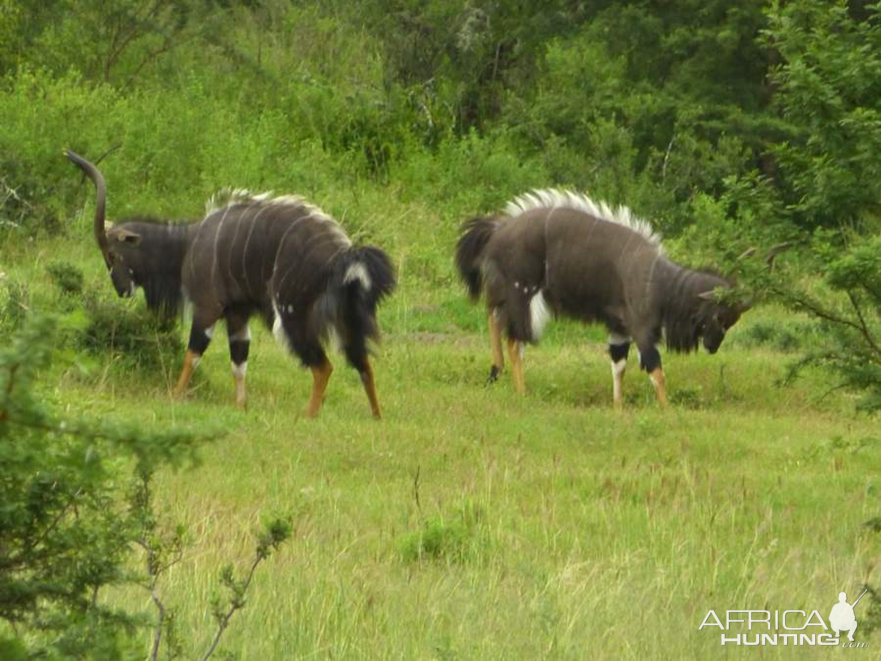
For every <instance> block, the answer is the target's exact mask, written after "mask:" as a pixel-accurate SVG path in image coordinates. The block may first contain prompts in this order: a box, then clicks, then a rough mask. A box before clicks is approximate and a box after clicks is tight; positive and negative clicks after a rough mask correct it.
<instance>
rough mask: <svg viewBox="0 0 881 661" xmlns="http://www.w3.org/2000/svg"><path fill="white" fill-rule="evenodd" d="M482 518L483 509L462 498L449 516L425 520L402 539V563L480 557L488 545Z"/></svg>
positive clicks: (465, 560) (463, 560)
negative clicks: (419, 527) (417, 528)
mask: <svg viewBox="0 0 881 661" xmlns="http://www.w3.org/2000/svg"><path fill="white" fill-rule="evenodd" d="M485 519H486V515H485V513H484V511H483V508H481V507H480V506H479V505H477V504H475V503H473V502H472V501H470V500H468V499H465V500H463V501H462V502H461V503H460V504H459V505H458V506H457V507H456V508H455V509H454V511H453V512H452V514H451V515H450V516H447V517H444V516H442V515H438V516H434V517H431V518H429V519H426V520H425V521H423V522H422V528H421V530H418V531H415V532H411V533H408V534H407V535H405V536H404V538H403V539H402V541H401V557H402V558H403V560H404V561H405V562H418V561H422V560H433V561H445V562H469V561H472V560H475V559H479V558H480V557H481V555H482V554H483V552H484V551H485V550H486V547H487V545H488V536H487V531H486V527H485Z"/></svg>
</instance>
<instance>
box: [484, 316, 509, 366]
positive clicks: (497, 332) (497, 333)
mask: <svg viewBox="0 0 881 661" xmlns="http://www.w3.org/2000/svg"><path fill="white" fill-rule="evenodd" d="M489 341H490V345H491V346H492V352H493V364H492V367H490V370H489V377H488V378H487V380H486V382H487V383H493V382H494V381H495V380H496V379H498V378H499V374H501V373H502V369H504V367H505V353H504V352H503V351H502V327H501V325H500V324H499V320H498V319H497V318H496V312H495V310H490V313H489Z"/></svg>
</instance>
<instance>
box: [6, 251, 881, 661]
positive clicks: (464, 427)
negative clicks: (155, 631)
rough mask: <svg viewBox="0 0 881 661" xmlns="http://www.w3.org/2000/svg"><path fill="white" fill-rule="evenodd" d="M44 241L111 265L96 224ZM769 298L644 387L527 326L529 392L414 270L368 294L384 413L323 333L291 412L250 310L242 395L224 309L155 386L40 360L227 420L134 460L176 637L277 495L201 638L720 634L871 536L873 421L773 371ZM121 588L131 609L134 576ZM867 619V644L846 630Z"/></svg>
mask: <svg viewBox="0 0 881 661" xmlns="http://www.w3.org/2000/svg"><path fill="white" fill-rule="evenodd" d="M57 248H58V244H55V247H54V252H55V253H57ZM10 252H11V255H10V257H11V260H10V262H9V263H10V264H11V266H9V267H7V268H5V269H4V270H6V271H7V273H8V276H7V277H12V276H15V277H21V278H23V279H24V278H28V277H30V278H32V282H31V291H32V292H34V296H35V297H36V299H37V300H38V301H39V300H44V301H49V300H50V299H51V296H50V294H49V293H48V292H49V291H50V287H51V285H49V284H48V282H49V276H47V275H46V274H45V268H44V267H45V264H47V263H48V262H49V261H51V259H50V256H51V255H52V254H53V247H52V245H51V244H48V246H47V247H45V248H42V249H40V250H24V249H22V250H20V251H10ZM93 252H94V253H95V254H92V253H93ZM65 256H66V258H68V259H71V260H73V261H74V262H75V263H77V264H80V265H82V266H83V267H84V268H86V287H87V288H88V287H90V286H92V287H105V288H106V289H107V290H108V292H109V288H110V285H109V283H107V282H104V279H105V278H106V275H105V274H104V273H102V272H101V270H102V269H101V266H100V264H99V257H98V255H97V251H92V250H90V249H88V248H87V247H84V246H79V245H77V246H76V247H75V248H72V249H71V250H69V251H67V253H66V255H65ZM87 265H88V266H87ZM444 268H446V267H445V266H438V267H437V269H438V271H441V272H442V271H443V269H444ZM108 295H109V294H108ZM41 297H42V299H41ZM137 304H138V303H132V305H137ZM780 314H781V313H780V311H778V310H768V309H762V308H759V309H757V310H753V311H751V312H750V313H749V314H748V315H746V317H745V318H744V320H743V321H742V322H741V324H739V325H738V326H737V327H736V328H735V329H734V330H733V331H732V337H731V338H730V340H729V341H726V344H725V345H723V348H722V350H721V351H720V352H719V353H718V354H717V355H716V356H708V355H706V354H704V353H700V354H697V355H693V356H675V355H670V354H666V353H665V354H664V360H665V370H666V374H667V383H668V387H669V391H670V397H671V400H672V402H673V406H672V407H671V409H670V410H667V411H662V410H659V409H658V407H657V406H656V404H655V402H654V393H653V391H652V388H651V385H650V384H649V381H648V379H647V378H646V377H645V375H644V374H642V373H639V372H638V370H637V367H636V362H635V359H634V360H632V361H631V368H630V371H629V373H628V375H627V378H626V379H625V399H626V407H625V410H624V411H623V412H616V411H614V410H613V409H612V406H611V377H610V373H609V363H608V359H607V357H606V355H605V346H604V343H603V337H604V333H603V332H602V331H601V329H597V328H590V329H588V328H584V327H582V326H579V325H577V324H570V323H557V324H554V325H553V326H552V327H551V328H550V329H549V333H548V336H547V337H546V340H545V341H543V343H542V345H541V346H539V347H536V348H529V349H528V350H527V352H526V380H527V388H528V390H529V392H528V394H527V395H526V397H519V396H517V395H516V394H515V393H514V391H513V388H512V384H511V382H510V375H509V374H508V373H507V372H506V373H505V374H504V375H503V377H502V378H501V379H500V380H499V382H498V383H496V384H495V385H494V386H491V387H485V386H484V379H485V377H486V374H487V371H488V368H489V349H488V343H487V338H486V334H485V331H484V318H483V315H482V313H481V311H480V310H479V309H478V308H473V307H470V306H468V305H467V304H466V303H465V302H464V296H463V294H462V293H461V292H460V291H459V290H458V289H457V288H456V287H454V285H453V284H452V283H450V284H449V285H447V286H438V287H435V288H433V289H431V290H430V291H429V292H428V293H426V292H425V291H423V290H422V288H421V286H420V284H419V282H418V281H417V280H415V279H412V280H405V282H404V283H403V286H402V288H401V291H400V292H399V293H398V294H397V295H396V296H395V297H394V298H393V299H391V300H390V301H389V302H388V304H387V305H386V306H385V307H384V308H383V311H382V323H383V326H384V327H385V328H386V330H387V332H386V335H385V338H384V341H383V344H382V346H381V347H380V349H379V352H378V355H377V357H376V359H375V363H374V365H375V369H376V373H377V382H378V389H379V394H380V399H381V402H382V404H383V409H384V416H385V418H384V420H382V421H381V422H376V421H374V420H372V419H371V418H370V415H369V407H368V404H367V400H366V397H365V396H364V393H363V391H362V388H361V384H360V381H359V379H358V377H357V375H356V374H355V373H354V372H353V371H352V370H350V369H348V368H346V367H345V366H344V363H343V360H342V358H341V357H340V356H336V357H335V358H333V360H334V362H335V364H336V367H337V369H336V371H335V372H334V375H333V378H332V380H331V383H330V387H329V390H328V397H327V400H326V402H325V405H324V409H323V410H322V413H321V417H320V418H319V419H318V420H314V421H313V420H307V419H304V418H303V417H302V416H301V415H300V413H301V411H302V409H303V407H304V405H305V403H306V400H307V398H308V395H309V390H310V387H311V378H310V376H309V375H308V373H307V372H305V371H303V370H302V369H300V368H299V367H298V366H297V364H296V363H295V362H294V361H293V360H291V359H290V358H289V357H288V356H286V355H285V354H284V353H283V351H282V350H281V349H280V348H279V347H278V346H277V345H276V344H275V343H274V341H273V340H272V338H271V335H270V334H269V333H268V332H266V331H265V330H264V329H262V328H259V327H258V325H257V324H256V322H255V323H253V324H252V332H253V335H254V341H253V343H252V349H251V359H250V362H249V371H248V391H249V403H250V407H249V410H248V411H247V412H241V411H238V410H236V409H235V408H234V407H233V405H232V402H233V384H232V377H231V376H230V373H229V357H228V354H227V350H226V342H225V338H224V337H223V333H219V334H218V335H217V336H216V339H215V342H214V344H213V345H212V346H211V348H210V349H209V351H208V353H207V354H206V356H205V358H204V360H203V361H202V363H201V364H200V365H199V369H198V372H197V375H196V378H195V381H194V388H193V392H192V393H191V394H190V396H189V398H188V399H187V400H185V401H180V402H178V401H174V400H173V399H172V398H171V397H170V394H169V393H170V386H171V385H173V381H174V379H175V377H176V374H175V372H176V370H177V369H178V368H179V365H180V362H181V358H182V357H181V356H178V357H174V358H172V359H170V362H169V363H168V364H163V365H162V367H160V368H159V369H157V370H155V371H152V372H149V371H140V372H134V373H133V372H132V370H131V369H130V367H127V366H126V364H125V362H124V361H121V360H109V359H106V358H104V359H100V360H98V361H97V363H96V364H95V365H93V367H92V370H91V372H90V373H89V374H87V375H85V376H84V375H83V374H82V373H80V372H79V371H77V370H75V369H73V368H66V369H61V368H59V369H58V370H57V371H56V372H55V373H54V379H53V380H52V381H51V382H49V383H47V384H46V391H45V396H46V397H47V399H49V400H51V401H53V402H55V403H56V404H57V405H58V406H59V407H63V408H64V409H66V410H68V411H70V412H72V413H86V414H88V415H91V416H95V417H102V416H114V417H122V418H126V419H130V420H136V421H142V422H143V423H144V424H151V425H158V426H167V425H172V424H178V425H190V424H193V425H199V426H200V427H205V426H208V427H211V428H217V427H220V428H224V429H226V430H228V433H227V435H226V436H225V437H223V438H222V439H220V440H219V441H217V442H215V443H213V444H211V445H210V446H209V447H208V448H207V449H206V450H205V451H204V452H203V454H202V457H203V464H202V466H201V467H199V468H198V469H196V470H195V471H189V472H179V473H172V472H168V473H163V474H161V475H160V476H159V478H158V483H157V493H158V500H159V504H160V508H161V513H162V516H163V517H164V518H165V520H166V521H167V522H168V524H169V525H172V524H173V523H176V522H182V523H184V524H186V525H187V526H188V528H189V530H190V541H191V546H190V548H189V551H188V553H187V555H186V557H185V560H184V562H182V563H181V564H180V565H178V566H176V567H174V568H173V569H172V570H171V571H170V573H169V574H168V575H167V576H166V577H165V580H164V581H163V582H162V584H161V592H162V594H163V596H164V598H165V600H166V602H167V604H168V605H169V606H171V607H173V608H175V609H176V610H177V611H178V613H179V617H180V629H181V631H182V632H183V633H184V635H185V637H186V638H187V640H188V641H189V646H188V648H187V651H188V652H189V653H190V654H189V655H190V656H195V654H196V652H197V651H200V650H204V648H205V647H206V645H207V644H208V641H209V639H210V636H211V635H212V632H213V624H212V622H211V616H210V608H209V603H210V599H211V595H212V593H213V592H214V590H215V589H216V578H217V575H218V573H219V570H220V568H221V566H222V565H223V564H225V563H227V562H234V563H236V564H237V565H238V566H239V567H244V565H245V564H246V563H247V562H248V560H249V559H250V557H251V554H252V552H253V539H252V537H251V532H252V531H253V530H254V529H255V528H256V527H257V526H258V523H259V521H260V520H261V519H262V518H264V517H267V516H269V515H271V514H274V513H291V514H292V515H293V522H294V535H293V539H292V541H291V542H289V543H288V544H287V545H286V546H284V547H282V549H281V551H280V552H278V553H277V554H276V555H274V556H273V557H272V558H270V560H269V561H267V563H266V565H265V566H263V567H261V568H260V569H259V570H258V574H257V576H256V578H255V584H254V586H253V589H252V592H251V593H250V595H249V599H248V605H247V607H246V608H245V609H244V610H243V611H242V612H240V613H239V614H237V615H236V617H235V618H234V619H233V621H232V624H231V627H230V629H229V630H228V631H227V633H226V634H225V636H224V638H223V640H222V643H221V647H222V648H224V649H227V650H229V651H231V652H234V653H236V654H237V655H238V658H241V659H291V658H328V657H331V658H370V659H373V658H400V659H412V658H420V659H421V658H441V659H450V658H460V659H473V658H488V659H510V658H530V659H531V658H545V657H547V658H578V659H581V658H595V659H608V658H616V659H617V658H624V659H643V658H694V659H704V658H716V657H729V656H738V655H740V654H743V653H744V650H742V649H741V650H735V651H734V652H732V651H731V650H730V648H722V647H720V645H719V634H718V632H717V631H714V630H711V631H708V630H704V631H701V632H699V631H698V626H699V625H700V623H701V621H702V620H703V619H704V616H705V615H706V612H707V611H708V610H709V609H711V608H713V609H716V610H717V612H721V611H724V610H726V609H738V608H753V609H763V608H767V609H770V610H774V609H779V610H781V611H782V610H786V609H805V610H807V611H810V610H813V609H817V610H818V611H819V612H820V613H821V615H822V616H823V617H826V616H827V615H828V611H829V609H831V607H832V605H833V604H834V603H835V601H836V600H837V595H838V592H839V591H841V590H846V591H847V592H848V594H849V595H851V594H852V593H856V592H857V590H858V588H859V587H860V586H861V585H862V583H863V582H866V581H868V582H873V583H877V576H876V573H875V565H876V564H877V561H878V556H879V552H881V543H879V536H878V535H877V534H876V533H873V532H871V531H870V530H869V529H868V528H866V527H864V526H863V523H864V522H865V521H866V520H868V519H870V518H871V517H874V516H877V515H878V514H879V499H878V494H877V489H878V477H877V476H878V475H879V470H881V430H879V425H878V420H877V418H876V419H871V418H866V417H861V416H858V415H856V414H854V412H853V407H852V400H851V396H850V395H847V394H845V393H842V392H840V391H835V392H831V393H828V390H829V388H830V384H829V382H828V380H827V377H826V376H825V375H824V374H822V373H818V372H809V373H807V375H806V376H805V377H804V378H803V379H801V380H799V381H797V382H796V383H795V384H793V385H791V386H787V387H783V386H782V385H781V384H780V380H781V378H782V377H783V376H784V375H785V373H786V364H787V362H788V361H790V360H792V359H793V354H791V353H786V354H784V353H779V352H778V351H777V350H775V349H774V348H773V347H768V346H765V345H763V344H759V345H758V346H756V343H755V342H754V339H755V337H763V336H764V335H763V333H756V332H755V331H752V330H751V328H752V326H754V325H767V324H768V323H770V322H771V321H773V320H775V319H778V318H779V317H780ZM181 334H182V336H183V334H184V331H183V330H182V331H181ZM740 335H742V336H743V337H744V338H750V339H749V341H741V340H739V339H738V337H739V336H740ZM172 361H173V362H172ZM117 597H118V599H119V600H121V601H122V602H123V603H125V604H127V605H129V606H131V607H137V608H143V609H144V610H146V611H149V610H150V608H151V605H150V602H149V596H148V595H147V594H146V593H134V592H132V593H126V594H122V595H118V596H117ZM862 608H863V604H861V605H860V606H859V607H858V608H857V619H858V620H860V616H861V615H863V616H865V614H866V611H862ZM144 639H145V646H146V642H147V636H146V634H145V637H144ZM867 639H868V640H869V641H870V646H871V647H877V646H879V645H881V639H879V638H878V637H877V636H876V637H872V638H867V636H866V635H865V634H863V635H862V636H861V632H860V631H859V630H858V632H857V640H862V641H865V640H867ZM751 652H752V653H754V654H755V655H761V657H762V658H778V657H780V658H795V657H799V658H801V657H805V656H807V657H816V658H829V654H830V652H829V651H828V650H825V649H823V648H817V649H809V648H782V647H778V648H771V647H765V648H763V650H762V651H761V652H758V651H756V650H752V651H751ZM836 652H837V653H842V654H843V653H844V651H838V650H836ZM862 653H863V654H865V651H863V652H862Z"/></svg>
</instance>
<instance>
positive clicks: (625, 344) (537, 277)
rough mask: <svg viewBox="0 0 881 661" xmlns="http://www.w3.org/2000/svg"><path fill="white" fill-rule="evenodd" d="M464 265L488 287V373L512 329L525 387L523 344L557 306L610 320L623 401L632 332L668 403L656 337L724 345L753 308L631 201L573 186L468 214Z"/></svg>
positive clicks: (674, 345) (459, 259) (495, 370)
mask: <svg viewBox="0 0 881 661" xmlns="http://www.w3.org/2000/svg"><path fill="white" fill-rule="evenodd" d="M456 265H457V267H458V270H459V274H460V275H461V277H462V279H463V280H464V282H465V284H466V285H467V287H468V290H469V293H470V295H471V298H472V300H475V301H476V300H477V299H478V298H479V297H480V295H481V294H484V295H485V299H486V305H487V310H488V312H489V330H490V338H491V345H492V355H493V362H492V367H491V369H490V376H489V381H495V380H496V378H497V377H498V375H499V373H500V372H501V371H502V368H503V366H504V354H503V351H502V334H503V333H504V334H505V335H506V336H507V345H508V355H509V357H510V360H511V366H512V371H513V377H514V384H515V387H516V389H517V391H518V392H520V393H523V392H525V388H526V386H525V381H524V377H523V366H522V362H521V361H522V355H521V352H522V348H523V345H524V344H526V343H536V342H538V340H539V338H540V337H541V334H542V330H543V329H544V326H545V323H546V322H547V320H548V318H549V317H550V316H551V315H554V314H556V315H564V316H567V317H572V318H574V319H579V320H581V321H584V322H601V323H603V324H605V326H606V327H607V329H608V331H609V355H610V357H611V361H612V383H613V398H614V403H615V406H617V407H620V406H621V403H622V391H621V388H622V382H623V378H624V370H625V367H626V365H627V355H628V352H629V349H630V343H631V341H633V342H635V343H636V346H637V349H638V350H639V360H640V366H641V368H642V369H643V370H645V371H646V372H647V373H648V374H649V376H650V378H651V381H652V383H653V384H654V387H655V390H656V392H657V398H658V401H659V402H660V403H661V404H662V405H666V404H667V395H666V390H665V384H664V372H663V370H662V369H661V355H660V353H659V352H658V349H657V346H656V345H657V344H658V342H659V341H660V340H661V338H662V337H663V338H664V339H665V340H666V344H667V347H668V348H669V349H670V350H672V351H676V352H690V351H695V350H696V349H697V348H698V346H699V344H700V343H701V342H703V345H704V348H705V349H706V350H707V351H708V352H709V353H715V352H716V351H717V350H718V349H719V345H721V344H722V340H723V339H724V338H725V333H726V332H727V331H728V329H729V328H731V327H732V326H733V325H734V324H735V323H736V322H737V320H738V319H739V318H740V315H741V313H743V312H744V311H745V310H746V309H747V308H748V305H747V304H744V303H741V304H737V303H735V304H725V303H722V302H719V300H718V298H717V291H716V290H719V289H727V288H729V287H731V286H732V284H731V283H730V282H728V281H727V280H725V279H724V278H722V277H721V276H719V275H717V274H715V273H712V272H707V271H695V270H692V269H688V268H685V267H682V266H680V265H678V264H676V263H675V262H673V261H672V260H670V259H668V258H667V257H666V256H665V255H664V251H663V249H662V247H661V242H660V239H659V237H658V236H657V235H656V234H654V233H653V232H652V229H651V227H650V226H649V225H648V224H647V223H645V222H644V221H641V220H639V219H637V218H634V217H633V216H632V215H631V213H630V211H629V210H628V209H626V208H623V207H622V208H619V209H617V210H614V211H613V210H612V209H610V208H609V207H608V206H607V205H605V204H602V203H596V202H594V201H592V200H590V199H589V198H587V197H585V196H583V195H579V194H576V193H571V192H561V191H556V190H540V191H534V192H532V193H530V194H527V195H523V196H521V197H519V198H517V199H515V200H514V201H512V202H511V203H510V204H508V205H507V207H506V208H505V210H504V211H503V212H501V213H498V214H494V215H491V216H487V217H479V218H473V219H471V220H468V221H466V222H465V224H464V225H463V227H462V234H461V236H460V238H459V241H458V243H457V246H456Z"/></svg>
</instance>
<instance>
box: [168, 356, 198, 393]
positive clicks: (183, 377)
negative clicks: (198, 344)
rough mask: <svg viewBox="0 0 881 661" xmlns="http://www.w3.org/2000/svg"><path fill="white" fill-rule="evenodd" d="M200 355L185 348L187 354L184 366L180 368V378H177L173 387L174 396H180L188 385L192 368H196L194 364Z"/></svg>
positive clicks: (191, 375) (191, 376)
mask: <svg viewBox="0 0 881 661" xmlns="http://www.w3.org/2000/svg"><path fill="white" fill-rule="evenodd" d="M201 357H202V356H200V355H199V354H197V353H196V352H195V351H191V350H189V349H188V350H187V355H186V356H185V357H184V367H183V369H182V370H181V373H180V378H179V379H178V380H177V385H176V386H175V387H174V396H175V397H180V396H182V395H183V394H184V391H185V390H186V389H187V386H188V385H190V379H191V378H193V370H195V369H196V365H197V364H198V363H199V359H200V358H201Z"/></svg>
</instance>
